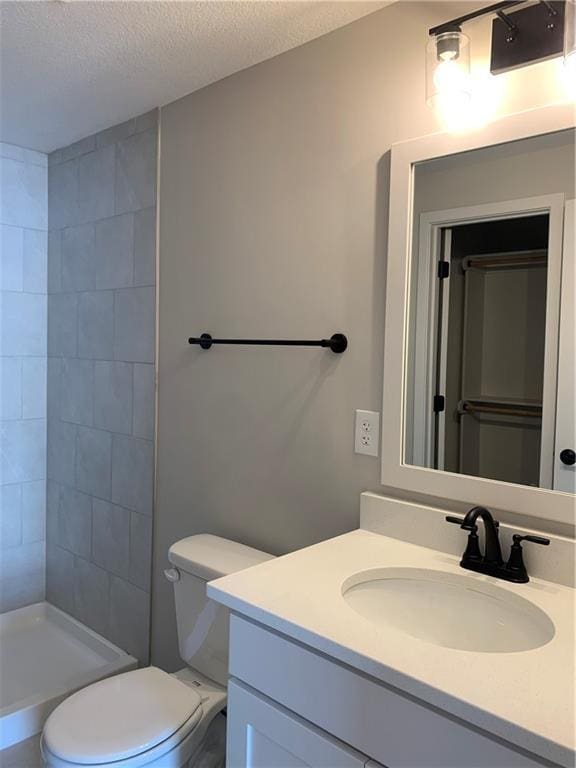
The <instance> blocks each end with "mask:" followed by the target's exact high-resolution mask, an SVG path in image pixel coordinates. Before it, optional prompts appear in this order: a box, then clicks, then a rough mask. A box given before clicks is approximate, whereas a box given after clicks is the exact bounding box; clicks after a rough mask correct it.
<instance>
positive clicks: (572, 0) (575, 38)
mask: <svg viewBox="0 0 576 768" xmlns="http://www.w3.org/2000/svg"><path fill="white" fill-rule="evenodd" d="M564 65H565V66H566V69H567V73H568V76H569V77H570V78H571V79H572V80H573V84H574V85H576V0H566V5H565V11H564Z"/></svg>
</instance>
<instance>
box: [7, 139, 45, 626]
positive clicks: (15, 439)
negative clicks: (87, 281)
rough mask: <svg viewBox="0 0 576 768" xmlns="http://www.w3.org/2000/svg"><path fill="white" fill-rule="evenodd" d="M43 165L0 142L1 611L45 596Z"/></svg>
mask: <svg viewBox="0 0 576 768" xmlns="http://www.w3.org/2000/svg"><path fill="white" fill-rule="evenodd" d="M47 165H48V162H47V157H46V155H44V154H42V153H40V152H33V151H31V150H27V149H21V148H20V147H16V146H13V145H11V144H0V613H1V612H3V611H9V610H12V609H14V608H20V607H21V606H24V605H28V604H29V603H34V602H37V601H39V600H43V599H44V574H45V567H44V549H45V542H44V539H45V535H44V531H45V520H46V513H45V510H46V503H45V492H46V326H47V318H46V272H47V269H46V263H47V232H46V229H47V218H48V198H47Z"/></svg>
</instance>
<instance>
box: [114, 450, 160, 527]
mask: <svg viewBox="0 0 576 768" xmlns="http://www.w3.org/2000/svg"><path fill="white" fill-rule="evenodd" d="M153 496H154V444H153V443H152V441H151V440H140V439H139V438H135V437H124V436H123V435H114V439H113V447H112V501H113V502H114V503H115V504H119V505H120V506H122V507H126V508H127V509H131V510H134V511H135V512H141V513H142V514H145V515H151V514H152V506H153V500H154V499H153Z"/></svg>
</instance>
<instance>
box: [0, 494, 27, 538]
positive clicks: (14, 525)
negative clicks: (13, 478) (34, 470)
mask: <svg viewBox="0 0 576 768" xmlns="http://www.w3.org/2000/svg"><path fill="white" fill-rule="evenodd" d="M21 543H22V484H21V483H14V484H12V485H1V486H0V549H6V548H8V547H17V546H19V545H20V544H21Z"/></svg>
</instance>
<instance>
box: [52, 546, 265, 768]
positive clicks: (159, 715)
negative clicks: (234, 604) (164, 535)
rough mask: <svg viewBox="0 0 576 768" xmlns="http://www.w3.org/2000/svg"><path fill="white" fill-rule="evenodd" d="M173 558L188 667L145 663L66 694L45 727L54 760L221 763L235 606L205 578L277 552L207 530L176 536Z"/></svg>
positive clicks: (57, 763) (174, 765)
mask: <svg viewBox="0 0 576 768" xmlns="http://www.w3.org/2000/svg"><path fill="white" fill-rule="evenodd" d="M168 558H169V560H170V562H171V564H172V566H173V567H172V568H170V569H168V570H167V571H165V575H166V577H167V578H168V579H169V580H170V581H171V582H172V583H173V585H174V596H175V601H176V619H177V623H178V645H179V650H180V656H181V658H182V659H183V660H184V662H185V663H186V667H184V669H182V670H180V671H179V672H175V673H174V674H168V673H167V672H164V671H162V670H161V669H159V668H158V667H146V668H143V669H137V670H134V671H132V672H126V673H124V674H120V675H116V676H114V677H110V678H108V679H106V680H102V681H100V682H98V683H94V684H93V685H89V686H88V687H86V688H83V689H82V690H80V691H78V692H77V693H74V694H73V695H72V696H70V697H69V698H67V699H66V700H65V701H63V702H62V703H61V704H60V705H59V706H58V707H57V708H56V709H55V710H54V711H53V712H52V714H51V715H50V717H49V718H48V719H47V721H46V724H45V726H44V731H43V733H42V739H41V748H42V756H43V758H44V763H45V765H46V766H48V768H80V766H99V768H107V767H108V766H110V767H111V766H114V768H136V767H137V766H147V768H152V767H155V768H160V767H161V768H184V767H185V766H186V767H187V768H194V767H195V766H202V768H204V766H214V768H216V766H223V764H224V762H223V761H224V748H223V743H224V738H223V730H224V723H225V719H224V717H223V716H222V715H221V714H220V713H221V712H222V710H223V709H224V707H225V706H226V683H227V677H228V612H227V611H226V609H225V608H223V607H222V606H219V605H217V604H216V603H214V602H212V600H209V599H208V597H207V596H206V583H207V582H208V581H211V580H212V579H216V578H218V577H220V576H226V575H228V574H230V573H235V572H237V571H241V570H243V569H245V568H250V567H251V566H253V565H258V563H263V562H265V561H266V560H270V559H271V558H272V555H268V554H265V553H264V552H260V551H258V550H256V549H252V548H251V547H246V546H244V545H242V544H238V543H236V542H233V541H228V540H227V539H222V538H220V537H218V536H211V535H209V534H202V535H199V536H190V537H188V538H186V539H182V540H181V541H178V542H176V543H175V544H174V545H173V546H172V547H171V548H170V551H169V554H168ZM214 745H217V746H214Z"/></svg>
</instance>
